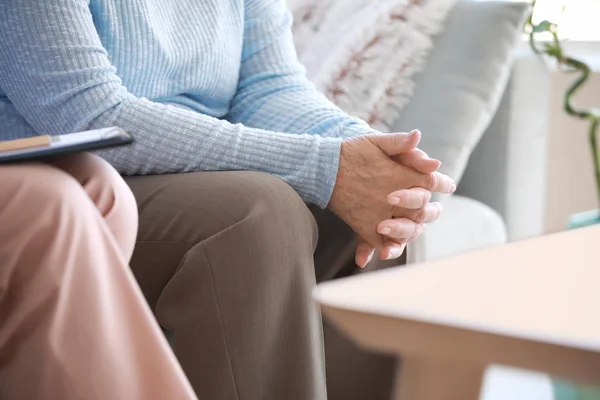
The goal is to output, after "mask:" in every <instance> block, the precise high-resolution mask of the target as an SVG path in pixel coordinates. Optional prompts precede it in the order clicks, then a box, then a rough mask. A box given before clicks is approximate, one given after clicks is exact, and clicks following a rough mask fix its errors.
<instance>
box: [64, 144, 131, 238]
mask: <svg viewBox="0 0 600 400" xmlns="http://www.w3.org/2000/svg"><path fill="white" fill-rule="evenodd" d="M69 161H70V162H72V163H73V164H74V165H75V166H76V168H77V172H76V173H74V174H73V175H74V177H75V178H76V179H78V180H79V181H80V184H81V185H82V186H83V188H84V189H85V191H86V192H87V194H88V196H89V197H90V199H91V200H92V201H93V202H94V204H95V205H96V208H98V210H99V211H100V213H101V214H102V215H103V216H104V217H106V216H107V215H109V214H111V215H114V216H115V219H118V220H121V221H123V222H127V224H133V225H135V226H137V216H138V212H137V205H136V202H135V198H134V196H133V193H132V192H131V190H130V189H129V186H127V184H126V183H125V181H124V180H123V178H122V177H121V176H120V175H119V173H118V172H117V171H116V170H115V169H114V168H113V167H112V166H111V165H110V164H109V163H108V162H106V161H105V160H103V159H102V158H100V157H98V156H95V155H92V154H79V155H77V156H76V157H75V158H74V159H72V160H69Z"/></svg>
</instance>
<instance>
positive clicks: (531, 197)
mask: <svg viewBox="0 0 600 400" xmlns="http://www.w3.org/2000/svg"><path fill="white" fill-rule="evenodd" d="M550 92H551V72H550V70H549V69H548V67H547V66H546V65H545V64H544V62H543V61H542V60H541V59H540V58H539V57H538V56H536V55H535V54H533V53H532V52H531V51H530V50H529V49H520V50H519V51H518V54H517V57H516V59H515V64H514V67H513V71H512V74H511V78H510V81H509V84H508V86H507V88H506V92H505V93H504V96H503V99H502V101H501V104H500V107H499V109H498V111H497V113H496V115H495V117H494V119H493V121H492V122H491V124H490V126H489V128H488V129H487V131H486V133H485V134H484V136H483V137H482V139H481V141H480V143H479V144H478V146H477V147H476V149H475V150H474V152H473V154H472V155H471V158H470V160H469V163H468V164H467V169H466V171H465V174H464V176H463V179H462V181H461V182H460V184H459V188H458V192H459V193H460V194H462V195H463V196H467V197H470V198H472V199H475V200H479V201H481V202H483V203H485V204H487V205H488V206H490V207H491V208H493V209H494V210H496V211H497V212H498V213H499V214H500V215H501V216H502V217H503V219H504V221H505V223H506V226H507V232H508V239H509V240H511V241H513V240H519V239H523V238H526V237H530V236H536V235H540V234H542V232H543V229H544V208H545V207H544V206H545V195H546V193H545V179H546V142H547V136H548V131H549V97H550Z"/></svg>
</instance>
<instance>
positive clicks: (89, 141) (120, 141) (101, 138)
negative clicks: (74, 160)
mask: <svg viewBox="0 0 600 400" xmlns="http://www.w3.org/2000/svg"><path fill="white" fill-rule="evenodd" d="M132 142H133V137H132V136H131V135H130V134H129V133H127V132H125V131H124V130H123V129H121V128H119V127H110V128H103V129H95V130H91V131H85V132H77V133H69V134H66V135H57V136H47V135H44V136H34V137H30V138H25V139H16V140H7V141H0V164H6V163H14V162H22V161H35V160H38V161H39V160H43V159H46V158H53V157H56V156H60V155H64V154H70V153H77V152H83V151H92V150H99V149H104V148H108V147H116V146H125V145H128V144H131V143H132Z"/></svg>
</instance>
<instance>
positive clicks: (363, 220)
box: [329, 131, 456, 267]
mask: <svg viewBox="0 0 600 400" xmlns="http://www.w3.org/2000/svg"><path fill="white" fill-rule="evenodd" d="M420 139H421V134H420V132H419V131H413V132H410V133H393V134H378V135H366V136H362V137H357V138H352V139H347V140H344V141H343V142H342V150H341V153H340V164H339V168H338V176H337V181H336V185H335V188H334V191H333V194H332V196H331V201H330V203H329V208H330V209H331V210H332V211H333V212H335V213H336V214H337V215H338V216H339V217H340V218H341V219H342V220H344V221H345V222H346V223H347V224H348V225H349V226H350V227H351V228H352V229H353V230H354V231H355V232H356V233H357V234H358V235H359V237H360V241H359V244H358V246H357V249H356V263H357V264H358V265H359V266H360V267H364V266H365V265H366V264H367V263H368V262H369V261H370V260H371V258H372V257H373V254H374V251H375V249H379V250H380V257H381V258H382V259H392V258H397V257H399V256H400V255H401V254H402V252H403V251H404V248H405V246H406V243H407V242H409V241H411V240H414V239H416V238H417V237H418V236H419V235H421V233H422V232H423V229H424V224H426V223H429V222H433V221H435V220H436V219H437V218H438V217H439V216H440V213H441V211H442V206H441V204H439V203H430V200H431V195H432V193H433V192H438V193H453V192H454V191H455V190H456V185H455V183H454V181H453V180H452V179H451V178H450V177H448V176H446V175H444V174H441V173H439V172H438V171H437V170H438V168H439V167H440V165H441V163H440V162H439V161H438V160H433V159H430V158H429V157H427V155H426V154H425V153H424V152H422V151H421V150H419V149H418V148H417V145H418V144H419V141H420Z"/></svg>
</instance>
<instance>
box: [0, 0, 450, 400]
mask: <svg viewBox="0 0 600 400" xmlns="http://www.w3.org/2000/svg"><path fill="white" fill-rule="evenodd" d="M290 26H291V16H290V13H289V12H288V10H287V9H286V6H285V4H284V1H283V0H189V1H182V0H161V1H154V0H53V1H47V0H29V1H3V2H1V3H0V37H1V38H2V40H0V132H2V135H4V136H7V135H8V136H10V137H25V136H30V135H35V134H39V133H46V134H55V133H66V132H73V131H78V130H82V129H90V128H98V127H106V126H109V125H119V126H121V127H123V128H124V129H125V130H127V131H129V132H131V133H133V134H134V136H135V138H136V144H135V145H133V146H130V147H129V148H127V149H119V150H114V151H110V152H107V153H104V154H103V156H104V157H105V158H106V159H107V160H109V161H110V162H111V163H112V164H113V165H114V166H115V167H116V168H117V169H118V170H119V172H121V173H122V174H125V175H129V176H131V177H130V178H128V179H127V182H128V184H129V185H130V187H131V189H132V190H133V192H134V195H135V196H136V198H137V201H138V204H139V212H140V232H139V237H138V242H137V244H136V249H135V253H134V256H133V260H132V269H133V271H134V273H135V275H136V277H137V279H138V281H139V282H140V285H141V287H142V289H143V291H144V294H145V295H146V298H147V300H148V301H149V303H150V305H151V307H152V308H153V310H154V311H155V314H156V317H157V319H158V321H159V323H160V324H161V325H162V326H163V328H164V329H165V330H167V331H168V332H169V333H170V337H171V338H172V344H173V347H174V350H175V353H176V355H177V357H178V359H179V361H180V362H181V363H182V365H183V368H184V370H185V372H186V373H187V375H188V377H189V379H190V381H191V383H192V385H193V386H194V389H195V390H196V392H197V393H198V394H199V395H200V397H202V398H206V399H263V400H270V399H283V398H294V399H301V400H302V399H306V400H320V399H325V398H326V392H325V373H324V361H323V349H322V346H323V341H322V337H321V336H322V326H321V320H320V316H319V313H318V310H317V309H316V308H315V305H314V304H313V303H312V301H311V298H310V292H311V289H312V287H313V285H314V283H315V274H316V278H317V279H327V278H331V277H334V276H335V275H337V274H338V272H339V271H340V270H341V269H342V267H344V266H345V265H346V264H347V262H348V261H350V260H352V258H353V257H352V256H351V254H349V251H348V249H349V246H354V245H355V244H354V242H353V239H354V234H353V231H354V232H356V233H357V234H358V236H359V237H361V238H362V239H361V241H360V243H359V244H358V246H357V247H356V262H357V263H358V264H359V265H360V266H364V265H365V264H366V263H367V262H368V261H369V260H370V258H371V257H372V255H373V250H374V249H375V248H379V249H380V250H381V257H382V258H385V259H391V258H394V257H398V256H399V255H400V254H401V253H402V252H403V250H404V245H405V243H406V241H407V240H411V239H413V238H414V237H415V236H417V235H418V234H420V232H421V230H422V227H423V224H424V223H427V222H431V221H433V220H435V219H436V218H437V217H438V215H439V213H440V211H441V209H440V206H439V204H429V200H430V196H431V192H432V191H437V192H442V193H450V192H452V191H454V190H455V185H454V183H453V182H452V180H451V179H450V178H448V177H446V176H444V175H442V174H439V173H437V172H435V171H436V170H437V168H438V167H439V162H438V161H436V160H430V159H428V158H427V157H426V155H424V154H423V153H422V152H420V151H419V150H418V149H416V147H415V146H416V145H417V143H418V140H419V135H420V134H419V133H418V132H413V133H411V134H400V133H399V134H390V135H383V134H380V133H378V132H375V131H373V130H372V129H371V128H370V127H369V126H368V125H367V124H366V123H364V122H363V121H360V120H357V119H355V118H351V117H349V116H347V115H346V114H344V113H343V112H342V111H340V110H339V109H337V108H336V107H335V106H333V105H332V104H331V103H329V102H328V101H327V100H326V99H325V98H324V97H323V96H322V95H320V94H319V93H318V92H317V91H316V90H315V89H314V87H313V86H312V85H311V84H310V83H309V82H308V81H307V80H306V78H305V76H304V71H303V68H302V67H301V65H300V64H299V63H298V61H297V59H296V55H295V50H294V46H293V43H292V36H291V31H290ZM7 126H10V127H11V129H10V130H8V129H6V127H7ZM15 126H17V127H18V128H17V129H15V128H14V127H15ZM183 173H186V174H183ZM307 204H311V206H310V208H309V206H307ZM322 209H328V210H327V211H323V210H322ZM331 211H333V213H334V214H335V215H334V214H332V213H331ZM313 215H314V216H313ZM315 217H316V219H317V224H318V229H317V224H315ZM342 221H343V222H342ZM318 230H320V231H321V233H322V235H321V241H320V243H319V248H318V249H317V251H316V254H315V259H313V252H314V249H315V246H316V245H317V231H318ZM315 263H316V264H315Z"/></svg>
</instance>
